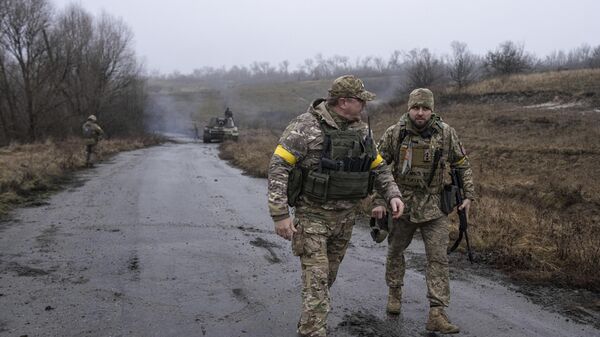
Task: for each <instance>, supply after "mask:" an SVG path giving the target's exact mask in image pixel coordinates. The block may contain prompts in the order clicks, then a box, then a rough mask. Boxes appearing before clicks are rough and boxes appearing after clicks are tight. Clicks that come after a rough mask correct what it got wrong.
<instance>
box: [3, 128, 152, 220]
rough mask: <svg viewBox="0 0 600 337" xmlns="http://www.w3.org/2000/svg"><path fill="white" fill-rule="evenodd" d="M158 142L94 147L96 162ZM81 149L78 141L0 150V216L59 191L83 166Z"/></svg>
mask: <svg viewBox="0 0 600 337" xmlns="http://www.w3.org/2000/svg"><path fill="white" fill-rule="evenodd" d="M161 141H163V140H162V139H161V138H160V137H156V136H147V137H137V138H128V139H108V140H103V141H101V142H100V143H99V144H98V147H97V151H98V159H99V160H102V159H104V158H107V157H109V156H111V155H113V154H115V153H117V152H121V151H128V150H134V149H138V148H142V147H146V146H150V145H153V144H158V143H159V142H161ZM84 149H85V145H84V143H83V140H82V139H80V138H73V139H68V140H65V141H60V142H54V141H52V140H48V141H46V142H44V143H34V144H24V145H19V144H13V145H10V146H6V147H2V148H0V215H3V214H6V212H8V211H9V210H10V209H11V208H12V207H14V206H15V205H19V204H23V203H27V202H30V201H33V200H36V199H37V198H39V197H40V196H41V195H43V194H44V193H45V192H50V191H53V190H56V189H58V188H59V187H60V184H61V182H62V181H64V180H65V179H66V178H67V177H68V176H69V173H71V172H73V171H75V170H78V169H81V168H83V167H84V166H85V152H84V151H85V150H84Z"/></svg>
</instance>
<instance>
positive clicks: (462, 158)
mask: <svg viewBox="0 0 600 337" xmlns="http://www.w3.org/2000/svg"><path fill="white" fill-rule="evenodd" d="M433 111H434V100H433V93H432V92H431V91H430V90H429V89H424V88H419V89H415V90H413V91H412V92H411V93H410V96H409V99H408V112H407V113H405V114H403V115H402V116H401V117H400V120H399V121H398V123H397V124H395V125H393V126H391V127H389V128H388V129H387V130H386V131H385V133H384V134H383V136H382V137H381V140H380V142H379V145H378V149H379V151H380V153H381V156H382V157H383V158H384V159H385V160H386V162H388V163H390V165H391V166H392V172H393V174H394V178H395V181H396V183H397V184H398V187H399V188H400V191H401V192H402V195H403V200H404V201H405V202H406V209H405V212H404V215H403V216H402V217H401V218H400V219H399V220H398V221H394V222H393V224H392V226H391V228H390V233H389V237H388V244H389V246H388V256H387V263H386V275H385V279H386V283H387V285H388V287H389V295H388V303H387V311H388V312H389V313H392V314H399V313H400V311H401V297H402V286H403V284H404V281H403V279H404V272H405V268H406V265H405V261H404V250H405V249H406V248H407V247H408V245H409V244H410V242H411V240H412V238H413V235H414V233H415V231H416V230H417V229H419V231H420V232H421V236H422V237H423V242H424V244H425V253H426V256H427V272H426V281H427V298H428V299H429V305H430V311H429V319H428V321H427V327H426V328H427V330H429V331H439V332H441V333H457V332H459V327H458V326H456V325H454V324H452V323H450V321H449V319H448V316H447V315H446V313H445V311H444V308H445V307H447V306H448V305H449V302H450V286H449V275H448V274H449V271H448V255H447V253H446V251H447V247H448V240H449V238H448V234H449V221H448V218H447V216H446V214H445V213H444V212H443V211H442V209H443V208H442V199H443V198H442V197H441V196H442V190H443V181H444V174H445V171H447V166H449V167H450V168H452V169H457V171H458V174H459V175H460V176H461V178H462V181H463V184H464V193H465V196H466V198H465V200H464V201H463V203H462V205H459V208H460V209H464V210H465V212H466V213H467V214H468V211H469V207H470V205H471V201H472V200H474V198H475V191H474V188H473V174H472V171H471V166H470V164H469V159H468V158H467V155H466V153H465V151H464V149H463V147H462V145H461V143H460V141H459V140H458V136H457V135H456V131H455V130H454V129H453V128H452V127H450V126H449V125H448V124H446V123H444V122H443V121H442V119H441V118H440V117H439V116H438V115H437V114H435V113H433ZM375 202H376V204H379V206H377V207H375V208H373V210H372V216H373V217H376V218H381V217H382V216H383V215H384V214H385V213H386V209H385V207H384V206H383V204H384V203H383V200H376V201H375Z"/></svg>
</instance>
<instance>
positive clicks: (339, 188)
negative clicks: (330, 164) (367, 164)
mask: <svg viewBox="0 0 600 337" xmlns="http://www.w3.org/2000/svg"><path fill="white" fill-rule="evenodd" d="M370 177H371V172H344V171H331V172H329V191H328V195H327V197H328V198H329V200H341V199H346V200H356V199H362V198H365V197H366V196H368V195H369V185H370Z"/></svg>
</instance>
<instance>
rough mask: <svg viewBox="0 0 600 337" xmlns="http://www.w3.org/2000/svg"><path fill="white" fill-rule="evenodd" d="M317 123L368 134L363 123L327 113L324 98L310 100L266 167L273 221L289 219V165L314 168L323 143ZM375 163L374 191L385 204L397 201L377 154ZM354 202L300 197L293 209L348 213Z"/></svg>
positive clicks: (383, 163)
mask: <svg viewBox="0 0 600 337" xmlns="http://www.w3.org/2000/svg"><path fill="white" fill-rule="evenodd" d="M320 120H322V121H324V123H326V124H327V125H328V126H330V127H332V128H336V129H339V128H340V124H345V125H343V126H345V127H347V128H348V129H351V128H353V129H357V130H361V132H363V133H364V136H365V137H366V136H367V134H368V132H369V131H368V128H367V125H366V124H365V123H364V122H362V121H357V122H350V121H346V120H345V119H343V118H341V117H339V116H337V115H336V114H335V113H331V112H330V111H329V110H328V108H327V104H326V102H325V100H324V99H318V100H316V101H314V102H313V103H312V104H311V105H310V106H309V108H308V111H307V112H306V113H304V114H302V115H300V116H298V117H296V119H294V120H293V121H292V122H291V123H290V124H289V125H288V126H287V128H286V129H285V131H284V132H283V134H282V136H281V138H280V139H279V144H278V147H277V149H276V151H275V153H274V154H273V156H272V157H271V162H270V165H269V179H268V199H269V212H270V214H271V217H272V218H273V220H275V221H277V220H281V219H285V218H287V217H289V209H288V200H287V183H288V176H289V172H290V171H291V169H292V168H293V166H294V165H299V166H300V167H301V168H303V169H312V168H314V167H316V166H317V165H318V162H319V160H320V158H321V153H322V151H323V141H324V137H323V132H322V130H321V125H320ZM375 164H376V166H375V167H374V168H373V169H372V172H373V173H375V186H374V187H375V189H376V190H377V191H378V192H380V193H381V195H382V196H383V197H384V198H385V200H387V202H389V200H390V199H392V198H394V197H398V198H399V197H400V191H399V190H398V187H397V185H396V184H395V183H394V178H393V176H392V174H391V171H390V169H389V167H388V165H387V164H386V163H385V162H384V161H383V159H382V158H381V156H379V155H378V156H377V160H376V161H375ZM375 164H374V165H375ZM358 203H359V201H358V200H329V201H327V202H325V203H317V202H314V201H311V200H309V199H308V198H306V197H304V196H302V195H301V196H300V198H299V200H298V202H297V204H296V210H297V211H298V210H299V209H303V210H316V211H317V213H326V211H342V210H350V209H352V208H354V207H355V206H356V205H357V204H358Z"/></svg>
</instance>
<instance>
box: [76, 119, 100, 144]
mask: <svg viewBox="0 0 600 337" xmlns="http://www.w3.org/2000/svg"><path fill="white" fill-rule="evenodd" d="M81 128H82V130H83V137H84V138H85V143H86V144H87V145H96V144H98V141H99V140H100V139H102V136H104V130H102V128H101V127H100V126H99V125H98V124H96V123H94V122H92V121H86V122H85V123H84V124H83V126H82V127H81Z"/></svg>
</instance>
